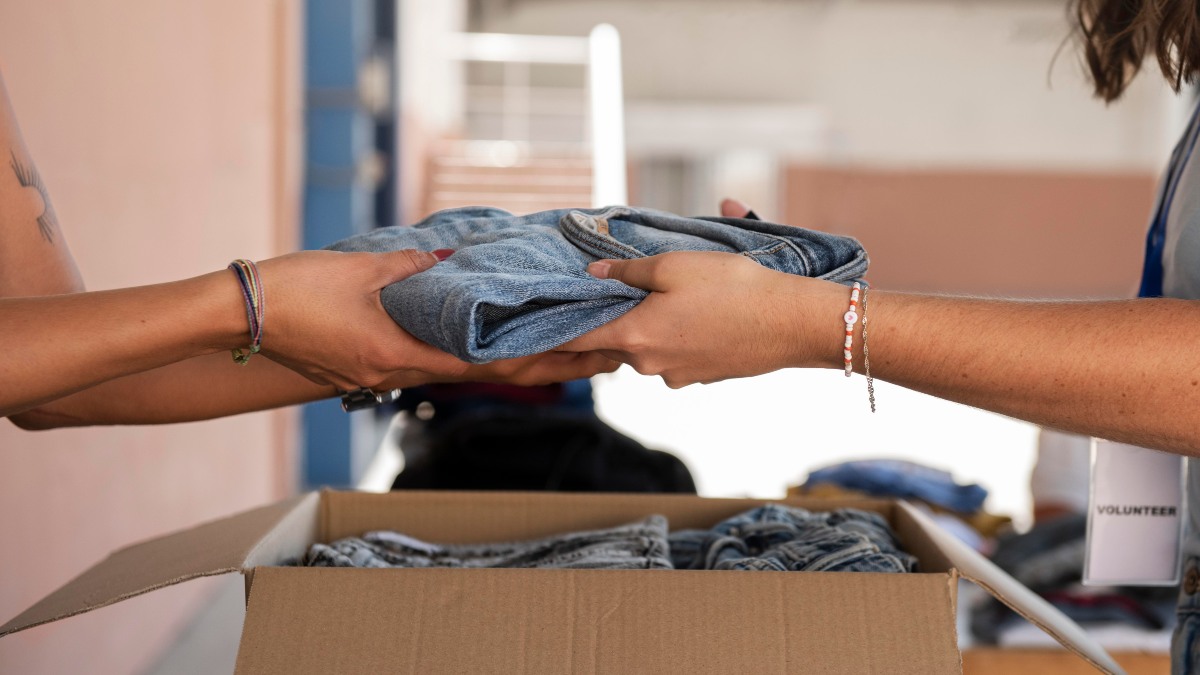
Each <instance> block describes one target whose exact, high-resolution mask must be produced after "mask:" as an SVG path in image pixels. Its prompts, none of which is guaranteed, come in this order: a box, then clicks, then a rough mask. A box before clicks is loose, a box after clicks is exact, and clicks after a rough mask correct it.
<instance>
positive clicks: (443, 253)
mask: <svg viewBox="0 0 1200 675" xmlns="http://www.w3.org/2000/svg"><path fill="white" fill-rule="evenodd" d="M452 255H454V249H452V248H439V249H438V250H436V251H434V252H433V257H435V258H437V259H438V260H439V261H442V260H445V259H446V258H449V257H450V256H452Z"/></svg>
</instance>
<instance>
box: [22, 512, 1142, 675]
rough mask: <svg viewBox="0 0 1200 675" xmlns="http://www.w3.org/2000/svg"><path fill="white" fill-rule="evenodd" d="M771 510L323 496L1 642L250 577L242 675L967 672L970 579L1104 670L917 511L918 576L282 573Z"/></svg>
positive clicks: (135, 549)
mask: <svg viewBox="0 0 1200 675" xmlns="http://www.w3.org/2000/svg"><path fill="white" fill-rule="evenodd" d="M761 503H764V501H763V500H741V499H703V498H699V497H689V496H682V495H592V494H589V495H582V494H574V495H571V494H556V493H525V494H520V493H496V492H488V493H453V492H394V493H390V494H368V493H355V492H334V491H324V492H321V493H309V494H306V495H302V496H300V497H297V498H294V499H291V500H288V501H285V502H281V503H278V504H274V505H271V506H266V507H262V508H258V509H254V510H252V511H247V512H245V513H242V514H239V515H236V516H232V517H229V518H226V519H223V520H219V521H215V522H212V523H208V524H205V525H200V526H198V527H195V528H193V529H190V530H185V531H181V532H177V533H175V534H171V535H168V536H165V537H162V538H159V539H154V540H151V541H147V542H145V543H141V544H137V545H134V546H130V547H128V548H125V549H122V550H120V551H118V552H116V553H114V554H112V555H111V556H109V557H108V559H106V560H104V561H103V562H101V563H100V564H98V565H96V566H95V567H93V568H91V569H90V570H88V571H86V572H84V573H83V574H82V575H80V576H79V577H77V578H76V579H74V580H73V581H71V582H69V583H68V584H66V585H65V586H63V587H62V588H60V589H59V590H57V591H55V592H54V593H52V594H51V595H49V596H48V597H46V598H45V599H43V600H42V601H41V602H39V603H37V604H36V605H34V606H33V607H31V608H30V609H29V610H27V611H25V612H24V613H22V614H21V615H20V616H18V617H16V618H15V619H13V620H12V621H10V622H8V623H7V624H5V625H4V626H3V627H2V628H0V636H3V635H7V634H9V633H12V632H15V631H19V630H24V629H26V628H32V627H34V626H37V625H40V624H43V623H48V622H50V621H57V620H59V619H63V618H65V617H68V616H72V615H74V614H79V613H81V612H87V611H90V610H93V609H96V608H99V607H103V606H105V605H109V604H112V603H114V602H119V601H121V600H124V599H125V598H129V597H132V596H135V595H138V594H141V593H146V592H149V591H153V590H155V589H157V588H162V587H164V586H169V585H172V584H177V583H180V582H182V581H186V580H188V579H193V578H196V577H201V576H209V575H215V574H226V573H233V572H240V573H242V574H243V575H245V578H246V591H247V609H246V623H245V627H244V629H243V633H242V641H241V647H240V649H239V652H238V659H237V672H238V673H339V674H340V673H388V672H404V673H621V674H625V673H671V672H687V673H733V672H752V673H814V672H819V673H854V674H855V675H861V674H864V673H888V674H894V673H913V674H919V675H930V674H934V673H961V672H962V659H961V655H960V654H959V651H958V646H957V637H956V634H955V609H956V607H955V599H956V598H955V596H956V592H957V586H958V580H959V578H960V577H964V578H967V579H970V580H972V581H974V582H975V583H977V584H979V585H980V586H982V587H983V588H985V589H987V590H988V592H990V593H992V594H993V595H995V596H996V597H998V598H1000V599H1001V600H1002V601H1003V602H1005V603H1006V604H1008V605H1009V606H1010V607H1012V608H1013V609H1015V610H1016V611H1018V612H1019V613H1021V614H1022V615H1024V616H1025V617H1026V618H1028V619H1030V620H1031V621H1033V622H1034V623H1035V624H1037V625H1039V626H1040V627H1042V628H1043V629H1044V630H1046V631H1047V632H1048V633H1050V634H1052V635H1053V636H1054V637H1056V638H1057V639H1058V640H1059V641H1060V642H1061V643H1062V644H1063V645H1065V646H1066V647H1067V648H1068V649H1070V650H1071V651H1073V652H1075V653H1076V654H1078V655H1079V656H1080V657H1082V658H1083V659H1085V660H1086V661H1087V662H1089V663H1091V664H1092V665H1093V666H1095V667H1096V668H1099V669H1101V670H1102V671H1105V672H1110V673H1119V672H1121V670H1120V667H1119V666H1117V664H1116V663H1115V662H1114V661H1113V660H1112V659H1111V658H1110V657H1109V655H1108V654H1106V653H1105V652H1104V650H1103V649H1102V648H1100V647H1099V645H1097V644H1096V643H1095V642H1094V641H1092V640H1091V639H1090V638H1089V637H1088V636H1087V635H1086V634H1085V633H1084V632H1083V631H1082V630H1081V629H1080V628H1079V626H1077V625H1075V624H1074V623H1072V622H1071V621H1070V620H1068V619H1067V618H1066V617H1065V616H1063V615H1062V614H1061V613H1059V612H1058V611H1057V610H1055V609H1054V608H1053V607H1051V606H1050V605H1049V604H1047V603H1046V602H1044V601H1042V600H1041V599H1040V598H1038V597H1037V596H1036V595H1035V594H1033V593H1032V592H1031V591H1029V590H1028V589H1027V588H1025V587H1023V586H1021V585H1020V584H1018V583H1017V582H1016V581H1015V580H1013V579H1012V578H1011V577H1009V576H1007V575H1005V574H1004V573H1003V572H1001V571H1000V570H999V569H998V568H997V567H995V566H994V565H992V564H991V563H990V562H988V561H987V560H985V559H984V558H982V557H981V556H979V555H978V554H976V553H975V552H974V551H972V550H970V549H968V548H967V547H965V546H963V545H962V544H961V543H959V542H958V541H957V540H955V539H953V538H952V537H950V536H949V535H947V534H946V533H944V532H943V531H941V530H940V529H938V527H937V526H936V525H934V524H933V523H932V522H931V521H930V520H929V519H928V518H926V517H925V516H924V515H923V514H922V513H921V512H920V511H918V510H916V509H915V508H913V507H912V506H910V505H908V504H906V503H903V502H890V501H855V502H836V501H821V502H814V501H813V500H805V499H791V500H787V501H786V503H789V504H794V505H797V506H803V507H805V508H810V509H814V510H825V509H830V508H837V507H842V506H853V507H856V508H861V509H867V510H872V511H877V512H879V513H881V514H883V515H884V516H885V517H887V519H888V520H889V522H891V524H892V526H893V528H894V529H895V531H896V533H897V535H898V536H899V538H900V540H901V542H902V544H903V546H904V548H905V549H906V550H908V551H909V552H911V553H913V554H914V555H916V556H917V557H918V558H919V559H920V563H921V572H920V573H916V574H866V573H827V572H815V573H803V572H795V573H785V572H779V573H776V572H715V571H711V572H704V571H684V570H521V569H487V570H462V569H384V570H379V569H330V568H303V567H279V566H277V565H278V564H279V563H280V562H281V561H284V560H287V559H288V558H293V557H296V556H299V555H301V554H302V553H303V552H304V551H305V550H306V549H307V548H308V545H309V544H310V543H312V542H314V541H326V542H328V541H333V540H335V539H338V538H341V537H345V536H351V535H358V534H361V533H363V532H365V531H367V530H374V529H394V530H398V531H401V532H404V533H406V534H409V535H412V536H415V537H417V538H420V539H426V540H429V541H435V542H446V543H466V542H484V541H498V540H511V539H526V538H535V537H543V536H548V535H551V534H556V533H560V532H565V531H570V530H580V529H592V528H601V527H610V526H616V525H620V524H624V523H627V522H630V521H633V520H637V519H639V518H642V517H644V516H646V515H648V514H652V513H660V514H663V515H665V516H667V518H668V519H669V520H670V523H671V527H672V528H686V527H709V526H711V525H714V524H715V523H717V522H718V521H720V520H722V519H724V518H726V517H729V516H732V515H735V514H737V513H740V512H742V511H744V510H746V509H749V508H752V507H754V506H756V505H758V504H761Z"/></svg>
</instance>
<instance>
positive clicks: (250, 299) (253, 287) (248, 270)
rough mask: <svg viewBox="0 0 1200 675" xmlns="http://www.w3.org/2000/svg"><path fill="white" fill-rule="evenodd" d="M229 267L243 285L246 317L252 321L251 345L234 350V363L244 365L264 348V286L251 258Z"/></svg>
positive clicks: (236, 261) (238, 260) (233, 263)
mask: <svg viewBox="0 0 1200 675" xmlns="http://www.w3.org/2000/svg"><path fill="white" fill-rule="evenodd" d="M229 269H231V270H233V273H234V274H235V275H237V278H238V283H240V284H241V285H242V299H243V300H245V301H246V319H247V321H249V323H250V346H249V347H247V348H245V349H234V350H233V361H234V363H236V364H238V365H240V366H244V365H246V363H247V362H249V361H250V357H251V356H253V355H255V354H257V353H258V352H259V350H261V349H262V337H263V287H262V281H261V278H260V277H259V275H258V266H257V265H255V264H254V262H253V261H251V260H244V259H242V258H239V259H237V260H234V261H233V262H231V263H229Z"/></svg>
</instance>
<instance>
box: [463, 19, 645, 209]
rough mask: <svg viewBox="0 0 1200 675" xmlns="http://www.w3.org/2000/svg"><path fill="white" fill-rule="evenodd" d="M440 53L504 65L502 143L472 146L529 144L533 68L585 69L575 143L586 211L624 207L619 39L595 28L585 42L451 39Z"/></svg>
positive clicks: (489, 36)
mask: <svg viewBox="0 0 1200 675" xmlns="http://www.w3.org/2000/svg"><path fill="white" fill-rule="evenodd" d="M444 48H445V54H446V56H447V57H448V58H450V59H453V60H457V61H463V62H467V61H479V62H491V63H502V64H504V83H503V85H502V87H501V96H500V98H501V102H500V109H501V116H502V124H501V132H500V135H501V136H503V138H497V139H471V141H472V142H476V143H477V142H481V141H484V142H486V141H496V142H498V143H507V144H509V145H511V144H512V143H514V142H522V141H525V142H527V141H529V140H530V139H531V138H533V136H534V134H533V129H532V128H531V127H532V118H533V113H534V109H533V108H534V102H533V94H534V91H535V89H536V88H535V87H532V86H531V78H530V70H531V67H532V65H533V64H559V65H578V66H582V67H584V68H586V69H587V85H586V97H587V107H586V116H587V120H586V122H587V124H586V127H585V128H586V136H587V138H586V139H581V140H580V143H579V146H578V147H580V148H581V149H582V148H590V156H591V162H592V205H593V206H608V205H611V204H624V203H626V201H627V200H628V195H627V194H626V187H625V186H626V182H625V181H626V178H625V115H624V90H623V86H622V82H621V38H620V35H619V34H618V33H617V29H616V28H614V27H612V26H610V25H608V24H601V25H598V26H596V27H595V28H593V29H592V31H591V33H590V34H589V35H588V37H564V36H546V35H506V34H501V33H455V34H451V35H450V36H448V39H447V41H446V43H445V45H444Z"/></svg>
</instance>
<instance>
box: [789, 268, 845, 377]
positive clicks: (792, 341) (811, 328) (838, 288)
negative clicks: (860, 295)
mask: <svg viewBox="0 0 1200 675" xmlns="http://www.w3.org/2000/svg"><path fill="white" fill-rule="evenodd" d="M792 279H793V280H794V281H793V284H792V286H793V293H794V298H795V299H794V301H793V302H791V303H789V305H788V306H789V307H793V308H795V309H794V310H792V311H789V312H784V315H785V316H787V317H788V318H789V320H790V325H789V326H788V330H789V333H787V334H788V340H787V344H788V345H789V346H790V353H789V354H788V361H789V363H788V365H789V366H790V367H793V368H838V369H841V368H842V367H843V364H844V358H843V351H844V347H845V342H846V323H845V318H844V317H845V314H846V308H847V307H849V304H850V288H849V287H848V286H843V285H841V284H838V283H834V282H831V281H819V280H815V279H807V278H803V277H793V278H792ZM858 328H859V327H858V326H856V340H855V345H854V349H855V351H856V352H857V351H858V349H859V347H860V345H859V344H858V343H859V340H857V329H858Z"/></svg>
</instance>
